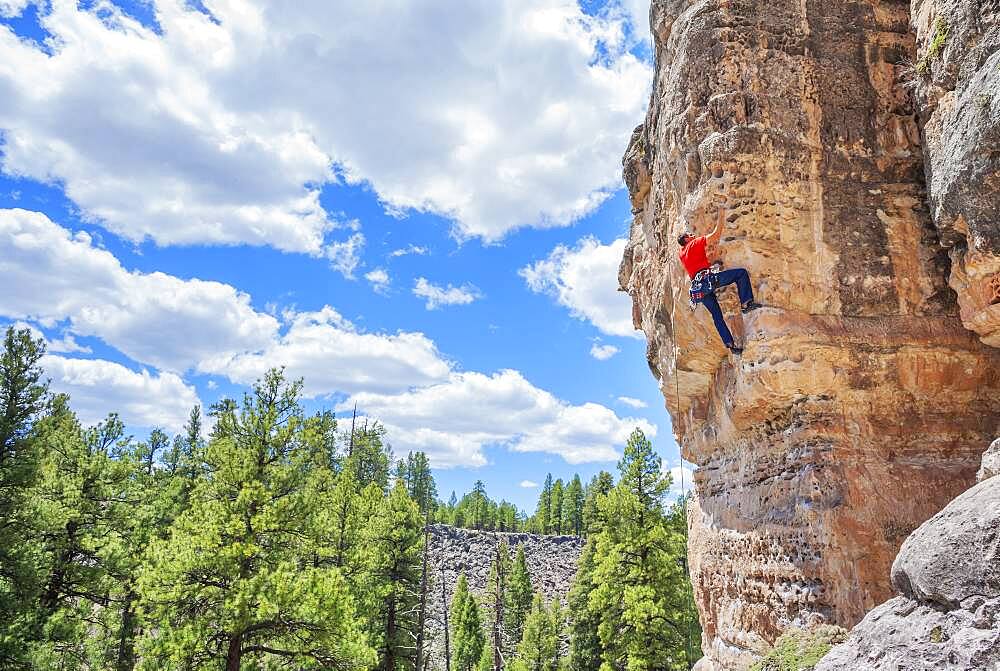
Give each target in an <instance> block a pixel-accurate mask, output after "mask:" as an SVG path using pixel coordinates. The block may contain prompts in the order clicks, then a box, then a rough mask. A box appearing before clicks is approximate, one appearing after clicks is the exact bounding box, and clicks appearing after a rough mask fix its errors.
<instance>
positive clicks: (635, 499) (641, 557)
mask: <svg viewBox="0 0 1000 671" xmlns="http://www.w3.org/2000/svg"><path fill="white" fill-rule="evenodd" d="M618 470H619V473H620V479H619V482H618V484H617V485H616V486H615V487H614V488H613V489H612V490H611V491H610V492H609V493H608V494H607V495H605V496H601V497H599V498H598V507H599V510H600V516H601V518H602V519H603V523H604V526H603V529H602V530H601V531H600V532H598V533H597V534H596V535H595V536H594V537H592V539H591V542H592V543H593V544H594V555H593V559H594V566H593V572H592V584H593V591H591V593H590V595H589V597H588V610H589V611H590V613H591V614H593V615H597V616H598V617H599V622H600V624H599V626H598V635H599V637H600V644H601V648H602V658H603V661H604V663H605V664H606V665H607V666H608V668H609V669H626V668H627V669H629V671H649V670H652V669H656V670H661V669H663V670H673V669H677V670H680V669H685V668H687V661H688V660H687V657H686V655H685V644H686V641H685V636H684V632H685V626H686V622H687V619H686V618H687V615H686V611H687V608H688V607H689V603H690V602H689V600H688V598H687V592H686V587H685V585H686V584H687V582H688V577H687V574H686V572H685V571H684V569H683V567H682V562H681V560H682V559H683V557H684V556H685V551H686V547H685V543H684V537H683V535H681V534H679V533H677V532H676V531H674V530H672V529H671V528H670V525H669V523H668V520H667V517H666V515H665V513H664V510H663V497H664V494H665V493H666V492H667V490H668V489H669V487H670V476H669V475H664V474H663V472H662V470H661V463H660V458H659V457H658V456H656V453H655V452H654V451H653V446H652V444H651V443H650V442H649V440H647V439H646V437H645V436H644V435H643V434H642V432H641V431H639V430H638V429H636V431H634V432H633V433H632V435H631V436H630V437H629V440H628V443H627V444H626V446H625V453H624V456H623V457H622V460H621V461H620V462H619V464H618Z"/></svg>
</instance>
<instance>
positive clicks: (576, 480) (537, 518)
mask: <svg viewBox="0 0 1000 671" xmlns="http://www.w3.org/2000/svg"><path fill="white" fill-rule="evenodd" d="M400 467H401V468H402V467H403V466H402V463H401V464H400ZM612 483H613V478H612V477H611V474H610V473H608V472H607V471H601V472H600V473H598V474H597V475H595V476H594V477H593V478H592V479H591V480H590V482H589V483H588V484H587V486H586V487H584V486H583V484H582V483H581V481H580V476H579V475H574V476H573V479H572V480H570V481H569V483H568V484H565V483H563V481H562V479H561V478H560V479H558V480H555V481H553V480H552V474H551V473H550V474H549V475H547V476H546V477H545V484H544V485H543V486H542V491H541V493H540V494H539V495H538V504H537V506H536V507H535V513H534V514H533V515H531V516H528V515H527V514H526V513H525V512H523V511H520V510H518V509H517V506H515V505H514V504H513V503H508V502H507V501H500V502H499V503H497V502H496V501H494V500H493V499H491V498H490V497H489V496H488V495H487V494H486V485H485V484H484V483H483V481H482V480H478V481H477V482H476V484H475V485H474V486H473V488H472V491H471V492H469V493H468V494H466V495H464V496H463V497H462V498H461V499H459V498H458V497H457V496H456V495H455V493H454V492H452V494H451V498H450V499H449V500H448V502H447V503H445V502H443V501H438V502H437V504H436V506H437V508H436V510H435V512H434V517H435V519H436V520H437V521H438V522H441V523H443V524H451V525H454V526H457V527H464V528H466V529H485V530H487V531H514V532H527V533H534V534H556V535H559V534H565V535H573V536H584V535H585V534H586V530H587V526H588V520H589V519H590V518H592V517H593V516H594V514H595V512H596V502H597V497H598V496H600V495H601V494H607V493H608V490H610V489H611V485H612Z"/></svg>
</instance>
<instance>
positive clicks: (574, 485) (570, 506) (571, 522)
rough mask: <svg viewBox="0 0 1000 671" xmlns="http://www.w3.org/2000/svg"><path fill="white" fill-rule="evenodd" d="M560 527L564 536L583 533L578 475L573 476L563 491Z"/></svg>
mask: <svg viewBox="0 0 1000 671" xmlns="http://www.w3.org/2000/svg"><path fill="white" fill-rule="evenodd" d="M561 527H562V532H563V533H564V534H573V535H574V536H579V535H581V534H582V533H583V484H582V483H581V482H580V476H579V475H574V476H573V479H572V480H571V481H570V483H569V484H568V485H566V489H565V490H564V491H563V505H562V525H561Z"/></svg>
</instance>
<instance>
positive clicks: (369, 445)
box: [345, 422, 392, 492]
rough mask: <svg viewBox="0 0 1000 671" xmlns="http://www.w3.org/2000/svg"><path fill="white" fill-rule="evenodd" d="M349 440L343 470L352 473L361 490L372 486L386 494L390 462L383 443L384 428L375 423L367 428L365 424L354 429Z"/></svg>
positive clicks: (388, 453) (386, 448)
mask: <svg viewBox="0 0 1000 671" xmlns="http://www.w3.org/2000/svg"><path fill="white" fill-rule="evenodd" d="M349 439H350V441H351V448H350V454H349V455H348V456H347V459H346V464H345V469H350V470H351V471H353V474H354V478H355V479H356V480H357V481H358V484H359V485H360V486H361V487H362V488H364V487H367V486H368V485H372V484H373V485H375V486H377V487H378V488H379V489H380V490H381V491H382V492H387V491H388V490H389V468H390V464H391V463H392V460H391V458H390V449H389V446H388V445H387V444H386V442H385V427H383V426H382V425H381V424H379V423H377V422H376V423H374V424H373V425H372V426H371V427H369V426H368V424H367V422H366V423H365V425H364V426H363V427H362V428H360V429H357V428H356V429H355V430H354V431H353V433H352V435H351V436H349Z"/></svg>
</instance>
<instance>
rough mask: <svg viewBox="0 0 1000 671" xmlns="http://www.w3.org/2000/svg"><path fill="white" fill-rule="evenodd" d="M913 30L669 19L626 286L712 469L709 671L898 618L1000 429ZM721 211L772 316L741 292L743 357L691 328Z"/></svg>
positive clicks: (697, 322)
mask: <svg viewBox="0 0 1000 671" xmlns="http://www.w3.org/2000/svg"><path fill="white" fill-rule="evenodd" d="M909 20H910V17H909V12H908V7H907V6H906V4H905V3H901V2H898V1H892V0H856V1H852V2H803V1H802V0H766V1H765V0H657V1H656V2H654V3H653V8H652V13H651V21H652V28H653V34H654V43H655V50H656V70H655V79H654V87H653V93H652V99H651V103H650V108H649V112H648V115H647V118H646V121H645V124H644V126H643V127H642V128H640V129H637V131H636V133H635V134H633V138H632V142H631V144H630V146H629V149H628V151H627V153H626V155H625V175H626V179H627V183H628V186H629V189H630V193H631V195H632V198H633V202H632V205H633V212H634V219H633V224H632V228H631V232H630V240H629V245H628V247H627V249H626V251H625V256H624V258H623V261H622V266H621V271H620V282H621V285H622V288H624V289H625V290H627V291H628V292H629V293H630V294H631V296H632V297H633V301H634V309H633V315H634V320H635V323H636V326H637V328H641V329H642V330H643V331H644V332H645V334H646V337H647V341H648V348H647V357H648V361H649V366H650V370H651V371H652V372H653V373H654V375H656V376H657V378H658V379H659V380H660V385H661V388H662V391H663V394H664V397H665V400H666V406H667V409H668V411H669V412H670V414H671V417H672V420H673V427H674V432H675V435H676V436H677V438H678V441H679V443H680V444H681V448H682V452H683V454H684V456H685V457H686V458H687V459H689V460H690V461H693V462H694V463H695V464H697V465H698V470H697V472H696V474H695V479H696V488H697V494H696V495H697V501H696V504H695V505H693V506H692V510H691V517H690V520H689V522H690V527H691V539H690V550H691V557H690V562H691V573H692V580H693V582H694V587H695V595H696V599H697V602H698V607H699V611H700V613H701V621H702V626H703V628H704V649H705V652H706V654H707V655H708V656H709V658H710V660H709V662H708V663H706V665H712V666H713V667H714V668H719V669H738V668H743V667H745V666H746V665H747V664H748V663H749V662H750V661H751V660H752V659H753V658H754V655H755V653H760V652H762V651H764V650H765V649H766V648H767V647H768V646H769V645H770V644H771V643H773V642H774V640H775V639H776V638H777V636H778V635H779V634H780V633H781V632H782V631H783V630H784V629H785V628H787V627H789V626H791V625H795V626H808V625H811V624H816V623H822V622H826V623H831V624H838V625H840V626H843V627H850V626H852V625H853V624H855V623H856V622H857V621H858V620H860V619H861V617H862V616H863V615H864V614H865V612H866V611H868V610H869V609H871V608H872V607H873V606H875V605H877V604H879V603H881V602H882V601H884V600H885V599H886V598H888V597H889V596H890V594H891V588H890V585H889V567H890V565H891V563H892V560H893V558H894V557H895V555H896V552H897V550H898V549H899V546H900V543H901V542H902V541H903V539H904V538H906V536H907V535H908V534H909V533H910V532H911V531H912V530H913V529H915V528H916V527H917V526H919V525H920V524H921V523H922V522H923V521H924V520H926V519H928V518H929V517H930V516H931V515H933V514H934V513H936V512H937V511H938V510H940V509H941V508H942V507H943V506H944V505H945V504H946V503H947V502H948V501H949V500H951V499H952V498H953V497H954V496H956V495H957V494H959V493H960V492H962V491H963V490H965V489H966V488H967V487H968V486H969V485H970V484H971V483H972V482H973V481H974V477H975V473H976V469H977V468H978V466H979V457H980V454H981V452H982V445H984V444H986V443H988V442H989V441H990V440H991V439H992V438H993V437H994V436H995V435H997V433H998V431H997V429H998V427H1000V394H998V391H1000V351H998V350H994V349H991V348H989V347H986V346H984V345H983V344H981V343H980V342H979V341H978V340H977V338H976V337H975V335H974V334H972V333H970V332H968V331H966V330H965V329H964V328H963V325H962V321H961V319H960V309H959V304H958V302H957V301H956V296H955V293H954V292H953V291H952V290H951V288H950V287H949V286H948V279H949V275H950V274H951V262H950V259H949V257H948V255H947V252H946V251H945V249H944V248H943V247H942V246H941V239H940V237H941V234H940V232H939V229H938V228H937V227H935V225H934V223H933V222H932V219H931V216H930V212H929V211H928V208H927V207H926V206H925V205H924V203H925V202H926V193H925V190H924V185H923V179H924V167H923V153H922V150H921V146H920V133H919V130H918V120H917V117H916V114H915V109H914V106H913V104H912V102H911V100H912V98H911V95H910V94H909V92H908V89H907V88H906V86H905V83H906V82H905V77H904V75H905V74H906V71H907V68H908V67H911V66H910V65H909V64H912V62H913V61H914V59H915V43H914V38H913V35H912V34H911V32H910V27H909ZM719 203H724V205H725V207H726V208H727V209H728V211H729V214H728V216H727V224H726V228H725V233H724V236H723V244H722V245H721V246H720V250H719V255H720V256H721V258H722V259H723V260H724V261H725V263H726V265H727V266H729V267H739V266H742V267H746V268H747V269H748V270H749V271H750V273H751V276H752V279H753V284H754V289H755V291H756V292H757V297H758V299H759V300H761V302H763V303H765V304H766V305H767V306H768V307H767V308H765V309H762V310H759V311H757V312H756V313H753V314H752V315H749V316H747V317H746V318H745V319H741V316H740V315H739V313H738V310H736V308H737V303H736V299H735V292H734V291H733V290H731V289H729V290H726V293H725V296H726V298H725V300H724V301H723V305H724V307H725V308H726V310H727V316H728V320H729V323H730V326H731V328H732V329H733V332H734V334H736V335H737V338H741V337H742V338H743V339H744V341H745V344H746V348H747V349H746V352H745V353H744V355H743V357H742V358H741V359H736V358H732V357H729V356H727V353H726V351H725V350H724V348H723V347H722V344H721V343H720V342H719V339H718V336H717V335H716V333H715V330H714V328H713V326H712V322H711V319H710V317H709V315H708V313H707V311H705V310H704V309H702V308H699V309H698V310H697V311H695V312H693V313H692V312H691V311H690V310H689V308H688V307H687V286H688V282H687V278H686V275H685V274H684V272H683V270H682V268H681V267H680V264H679V262H678V261H677V258H676V255H677V243H676V237H677V236H678V235H679V234H680V233H681V232H682V231H684V230H685V229H694V230H696V231H697V232H699V233H705V232H707V231H708V229H709V228H710V226H711V221H712V219H713V217H714V213H715V209H716V206H717V204H719ZM953 286H954V281H953Z"/></svg>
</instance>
